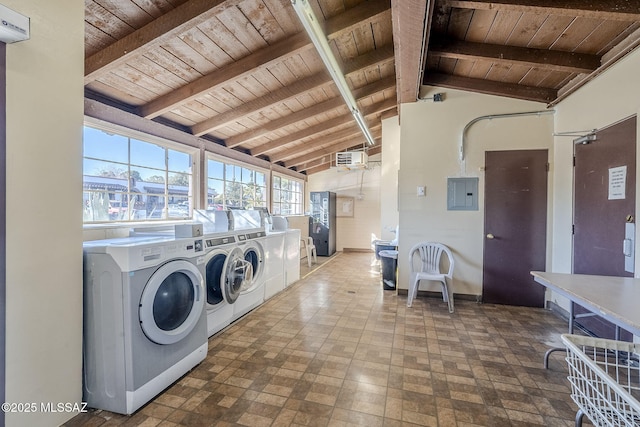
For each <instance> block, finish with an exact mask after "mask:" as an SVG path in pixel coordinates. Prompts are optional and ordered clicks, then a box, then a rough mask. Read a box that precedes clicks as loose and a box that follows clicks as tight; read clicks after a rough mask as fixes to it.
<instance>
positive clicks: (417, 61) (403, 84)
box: [391, 0, 435, 104]
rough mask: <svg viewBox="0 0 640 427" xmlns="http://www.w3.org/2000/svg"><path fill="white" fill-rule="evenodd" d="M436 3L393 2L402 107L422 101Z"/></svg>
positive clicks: (399, 95) (392, 16) (394, 32)
mask: <svg viewBox="0 0 640 427" xmlns="http://www.w3.org/2000/svg"><path fill="white" fill-rule="evenodd" d="M434 3H435V1H433V0H432V1H428V0H392V1H391V19H392V24H393V44H394V51H395V65H396V79H397V81H396V87H397V88H398V90H397V96H398V104H403V103H408V102H415V101H416V100H417V99H418V93H419V91H420V83H421V82H420V80H421V77H422V70H424V61H425V58H426V46H428V40H429V32H430V31H429V27H430V22H431V17H432V16H433V4H434ZM427 8H428V9H429V10H427ZM425 18H426V19H425Z"/></svg>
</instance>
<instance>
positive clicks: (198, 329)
mask: <svg viewBox="0 0 640 427" xmlns="http://www.w3.org/2000/svg"><path fill="white" fill-rule="evenodd" d="M203 249H204V248H203V241H202V238H190V239H175V238H171V237H148V236H144V237H129V238H123V239H112V240H101V241H94V242H86V243H85V245H84V343H83V360H84V370H83V400H84V401H85V402H87V404H88V406H90V407H93V408H99V409H105V410H108V411H112V412H118V413H121V414H131V413H133V412H135V411H136V410H137V409H139V408H140V407H141V406H142V405H144V404H145V403H147V402H148V401H149V400H151V399H152V398H153V397H154V396H156V395H157V394H158V393H160V392H161V391H162V390H164V389H165V388H166V387H168V386H169V385H171V384H172V383H173V382H175V381H176V380H177V379H179V378H180V377H181V376H183V375H184V374H185V373H187V372H188V371H189V370H191V369H192V368H193V367H194V366H196V365H197V364H198V363H200V362H201V361H202V360H204V358H205V357H206V354H207V324H206V316H205V310H204V307H205V290H204V279H203V273H204V260H203V254H204V251H203Z"/></svg>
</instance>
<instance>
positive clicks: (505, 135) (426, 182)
mask: <svg viewBox="0 0 640 427" xmlns="http://www.w3.org/2000/svg"><path fill="white" fill-rule="evenodd" d="M423 89H425V90H426V92H427V93H425V96H428V95H429V94H433V93H436V92H441V93H444V94H445V97H444V101H443V102H433V101H424V102H415V103H412V104H403V105H402V106H401V114H400V118H401V121H400V123H401V125H400V127H401V129H400V139H401V150H400V172H399V179H398V193H399V195H398V204H399V213H400V221H399V222H400V245H399V258H398V259H399V260H406V259H408V256H409V249H410V248H411V247H412V246H413V245H414V244H415V243H418V242H420V241H439V242H442V243H444V244H445V245H447V246H449V247H451V249H452V251H453V253H454V257H455V260H456V265H455V272H454V282H453V290H454V292H455V293H457V294H467V295H471V296H477V295H480V294H481V293H482V265H483V247H484V174H483V172H482V166H483V165H484V158H485V151H487V150H518V149H549V158H550V159H551V158H552V147H553V137H552V134H553V115H551V114H545V115H534V116H526V117H511V118H501V119H493V120H484V121H480V122H477V123H476V124H475V125H473V126H472V127H471V128H470V129H469V131H468V133H467V146H466V150H465V159H466V160H465V161H464V162H461V161H460V157H459V155H460V143H461V137H462V131H463V129H464V127H465V125H466V124H467V123H469V122H470V121H472V120H473V119H475V118H478V117H481V116H486V115H490V114H504V113H515V112H528V111H539V110H545V109H546V105H545V104H541V103H536V102H529V101H520V100H515V99H508V98H503V97H497V96H491V95H483V94H477V93H471V92H462V91H455V90H451V89H443V88H431V87H425V88H423ZM553 169H554V165H553V163H552V164H551V172H550V174H549V183H550V184H549V204H548V211H549V212H551V211H552V208H553V206H552V203H551V200H552V191H551V182H553ZM463 176H466V177H478V178H479V185H478V187H479V198H478V200H479V208H478V210H475V211H448V210H447V178H448V177H463ZM418 186H426V194H425V196H417V187H418ZM547 230H548V231H547V232H548V238H547V245H548V250H547V253H551V217H550V216H549V221H548V228H547ZM408 270H409V267H408V263H407V262H399V263H398V272H399V285H398V287H399V288H400V289H404V290H406V289H407V288H408V286H407V283H408V281H409V272H408ZM421 289H425V290H433V291H439V288H436V287H435V286H434V287H433V288H427V287H426V286H421Z"/></svg>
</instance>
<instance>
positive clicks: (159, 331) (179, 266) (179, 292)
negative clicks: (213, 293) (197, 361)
mask: <svg viewBox="0 0 640 427" xmlns="http://www.w3.org/2000/svg"><path fill="white" fill-rule="evenodd" d="M203 309H204V298H203V278H202V274H200V271H198V269H197V268H196V267H195V266H194V265H193V264H191V263H190V262H188V261H185V260H175V261H170V262H168V263H166V264H164V265H163V266H162V267H160V268H159V269H158V270H156V271H155V272H154V273H153V274H152V275H151V277H150V278H149V281H148V282H147V284H146V286H145V287H144V290H143V291H142V297H141V298H140V308H139V316H140V326H141V327H142V331H143V332H144V334H145V335H146V336H147V338H149V339H150V340H151V341H153V342H155V343H156V344H163V345H167V344H174V343H177V342H178V341H180V340H182V339H183V338H185V337H186V336H187V335H189V333H190V332H191V331H192V330H193V328H194V327H195V326H196V324H197V323H198V321H199V320H200V316H201V314H202V311H203Z"/></svg>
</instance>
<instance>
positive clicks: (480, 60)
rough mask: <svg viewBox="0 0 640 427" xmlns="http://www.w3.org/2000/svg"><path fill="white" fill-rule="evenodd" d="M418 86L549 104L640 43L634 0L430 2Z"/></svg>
mask: <svg viewBox="0 0 640 427" xmlns="http://www.w3.org/2000/svg"><path fill="white" fill-rule="evenodd" d="M430 24H431V25H430V28H429V38H428V45H427V46H428V47H427V50H426V61H425V64H424V69H423V76H424V78H423V81H422V83H423V84H425V85H431V86H440V87H448V88H454V89H461V90H467V91H474V92H481V93H487V94H492V95H498V96H508V97H512V98H519V99H526V100H532V101H539V102H544V103H547V104H550V105H553V104H555V103H557V102H559V101H560V100H561V99H562V98H564V97H566V96H567V95H568V94H570V93H571V92H572V91H574V90H576V89H577V88H578V87H580V86H582V85H584V84H586V83H587V82H588V81H589V80H591V79H592V78H593V77H595V76H596V75H597V74H599V73H601V72H602V71H603V70H604V69H606V68H607V67H609V66H610V65H611V64H613V63H614V62H615V61H617V60H619V59H620V58H621V57H622V56H624V55H625V54H627V53H628V52H629V51H631V50H632V49H634V48H635V47H637V46H638V44H640V43H639V42H640V31H639V28H640V2H638V1H628V0H627V1H614V0H602V1H582V0H557V1H556V0H526V1H525V0H497V1H496V0H491V1H488V0H478V1H456V0H436V1H435V7H434V10H433V14H432V16H431V17H430Z"/></svg>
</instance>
